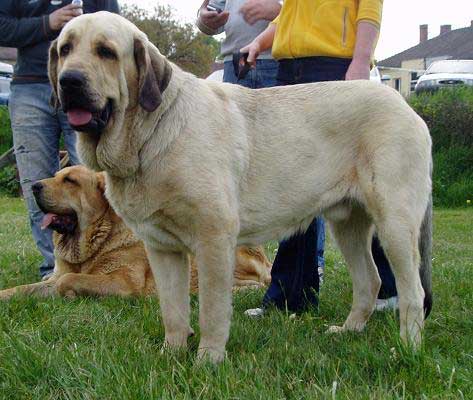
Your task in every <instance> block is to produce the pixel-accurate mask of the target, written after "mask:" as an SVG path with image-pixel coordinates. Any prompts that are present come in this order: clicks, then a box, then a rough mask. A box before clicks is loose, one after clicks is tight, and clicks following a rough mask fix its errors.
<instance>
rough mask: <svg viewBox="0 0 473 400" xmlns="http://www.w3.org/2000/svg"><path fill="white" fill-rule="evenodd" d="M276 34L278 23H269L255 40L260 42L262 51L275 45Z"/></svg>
mask: <svg viewBox="0 0 473 400" xmlns="http://www.w3.org/2000/svg"><path fill="white" fill-rule="evenodd" d="M275 34H276V24H269V25H268V27H267V28H266V29H265V30H264V31H263V32H261V33H260V34H259V35H258V36H257V37H256V38H255V40H254V41H255V42H257V43H258V44H259V48H260V52H261V53H262V52H263V51H266V50H268V49H270V48H271V47H272V46H273V41H274V35H275Z"/></svg>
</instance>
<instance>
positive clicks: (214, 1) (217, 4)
mask: <svg viewBox="0 0 473 400" xmlns="http://www.w3.org/2000/svg"><path fill="white" fill-rule="evenodd" d="M225 3H226V0H210V1H209V4H208V5H207V10H208V11H216V12H217V13H219V14H220V13H221V12H222V11H223V10H224V9H225Z"/></svg>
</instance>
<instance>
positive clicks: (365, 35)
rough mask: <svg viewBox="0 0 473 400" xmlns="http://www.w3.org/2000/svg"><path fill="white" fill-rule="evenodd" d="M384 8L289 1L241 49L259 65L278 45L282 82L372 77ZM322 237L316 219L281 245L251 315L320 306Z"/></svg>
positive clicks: (388, 291)
mask: <svg viewBox="0 0 473 400" xmlns="http://www.w3.org/2000/svg"><path fill="white" fill-rule="evenodd" d="M382 8H383V1H382V0H285V1H284V2H283V5H282V8H281V12H280V14H279V16H278V17H277V18H276V19H275V20H274V21H272V23H271V24H269V26H268V27H267V28H266V30H264V31H263V32H262V33H261V34H260V35H259V36H257V37H256V38H255V39H254V40H253V41H252V42H251V43H250V44H249V45H247V46H245V47H244V48H242V49H241V50H240V51H241V52H242V53H248V58H247V61H248V62H249V63H250V64H252V65H253V66H254V65H255V60H256V59H257V57H258V55H259V54H260V53H261V52H264V51H266V50H268V49H270V48H272V55H273V57H274V58H275V59H276V60H278V61H279V66H278V75H277V81H278V84H279V85H294V84H300V83H310V82H322V81H334V80H344V79H346V80H354V79H369V76H370V67H371V63H372V57H373V53H374V49H375V46H376V42H377V39H378V35H379V28H380V24H381V14H382ZM321 168H323V166H321ZM322 235H324V226H323V221H322V219H321V218H316V219H314V221H313V222H312V224H311V225H310V226H309V228H308V230H307V231H306V232H305V233H304V234H299V235H295V236H293V237H291V238H290V239H288V240H285V241H283V242H281V243H280V245H279V249H278V253H277V255H276V258H275V260H274V264H273V270H272V273H271V275H272V282H271V285H270V287H269V288H268V290H267V292H266V294H265V296H264V299H263V305H262V307H261V308H256V309H250V310H247V311H246V314H247V315H249V316H260V315H262V314H263V313H264V312H265V310H266V309H267V307H268V306H270V305H274V306H276V307H278V308H280V309H287V310H289V311H291V312H301V311H304V310H306V309H308V308H309V307H310V306H317V305H318V292H319V274H318V273H317V272H318V271H317V270H318V268H317V267H319V268H320V267H321V266H322V267H323V265H321V264H320V263H321V260H323V250H322V252H320V243H321V242H322V243H323V239H324V237H323V236H322ZM321 236H322V237H321ZM317 244H318V246H319V251H317ZM322 249H323V247H322ZM373 255H374V257H375V262H376V261H377V265H378V269H379V272H380V276H381V278H382V280H383V286H384V288H383V289H382V291H383V290H384V292H385V293H384V295H385V297H392V296H396V294H397V293H396V288H395V284H394V276H393V275H392V272H391V271H390V268H389V264H388V262H387V259H386V257H385V256H384V253H383V251H382V249H381V247H380V245H379V242H378V241H377V240H375V241H374V242H373ZM322 262H323V261H322ZM380 266H381V268H380Z"/></svg>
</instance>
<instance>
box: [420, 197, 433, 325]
mask: <svg viewBox="0 0 473 400" xmlns="http://www.w3.org/2000/svg"><path fill="white" fill-rule="evenodd" d="M419 252H420V270H419V273H420V281H421V283H422V287H423V288H424V292H425V297H424V313H425V318H427V317H428V316H429V314H430V311H431V310H432V193H431V194H430V197H429V203H428V205H427V209H426V210H425V214H424V220H423V221H422V226H421V228H420V236H419Z"/></svg>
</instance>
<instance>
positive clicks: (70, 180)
mask: <svg viewBox="0 0 473 400" xmlns="http://www.w3.org/2000/svg"><path fill="white" fill-rule="evenodd" d="M64 182H67V183H72V184H73V185H77V184H78V183H77V181H75V180H74V179H71V178H69V177H68V176H65V177H64Z"/></svg>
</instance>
